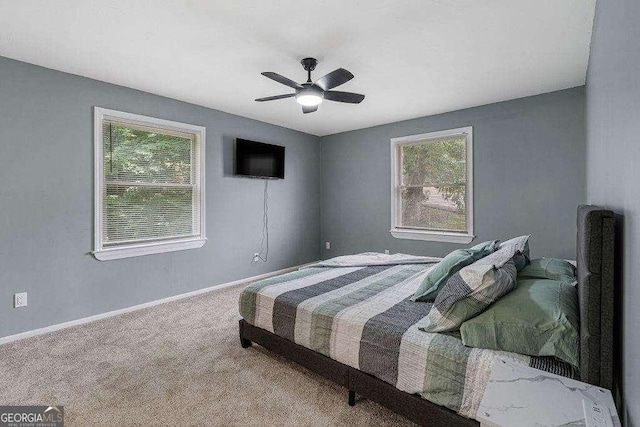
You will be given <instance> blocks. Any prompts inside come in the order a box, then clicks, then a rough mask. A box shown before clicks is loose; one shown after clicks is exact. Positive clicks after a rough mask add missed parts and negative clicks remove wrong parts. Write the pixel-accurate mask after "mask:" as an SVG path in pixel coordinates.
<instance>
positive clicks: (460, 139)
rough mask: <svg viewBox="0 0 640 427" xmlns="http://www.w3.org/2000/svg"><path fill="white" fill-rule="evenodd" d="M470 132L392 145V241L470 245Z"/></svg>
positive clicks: (457, 131)
mask: <svg viewBox="0 0 640 427" xmlns="http://www.w3.org/2000/svg"><path fill="white" fill-rule="evenodd" d="M471 132H472V130H471V128H463V129H453V130H451V131H443V132H433V133H429V134H422V135H413V136H409V137H402V138H395V139H393V140H392V158H393V162H392V166H393V195H392V229H391V233H392V234H393V235H394V236H395V237H400V238H410V239H423V240H438V241H450V242H459V243H466V242H470V241H471V240H472V239H473V235H472V234H473V198H472V196H473V188H472V185H471V184H472V179H473V176H472V172H471V171H472V159H473V157H472V153H471V143H472V140H471V138H472V135H471Z"/></svg>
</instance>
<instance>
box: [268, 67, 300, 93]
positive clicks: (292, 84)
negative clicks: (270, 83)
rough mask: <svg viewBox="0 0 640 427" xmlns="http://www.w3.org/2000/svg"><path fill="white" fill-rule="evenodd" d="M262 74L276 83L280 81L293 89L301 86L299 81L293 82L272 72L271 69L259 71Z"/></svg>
mask: <svg viewBox="0 0 640 427" xmlns="http://www.w3.org/2000/svg"><path fill="white" fill-rule="evenodd" d="M261 74H262V75H263V76H265V77H268V78H270V79H271V80H275V81H277V82H278V83H282V84H283V85H285V86H289V87H292V88H294V89H302V86H301V85H300V84H299V83H296V82H294V81H293V80H291V79H288V78H286V77H285V76H281V75H280V74H278V73H272V72H271V71H265V72H264V73H261Z"/></svg>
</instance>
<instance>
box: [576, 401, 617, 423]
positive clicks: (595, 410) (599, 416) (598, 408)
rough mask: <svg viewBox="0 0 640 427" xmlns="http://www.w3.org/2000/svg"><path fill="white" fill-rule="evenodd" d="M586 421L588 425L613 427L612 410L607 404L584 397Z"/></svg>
mask: <svg viewBox="0 0 640 427" xmlns="http://www.w3.org/2000/svg"><path fill="white" fill-rule="evenodd" d="M582 409H583V411H584V421H585V424H586V426H587V427H613V420H612V419H611V412H609V408H607V407H606V406H602V405H598V404H597V403H596V402H594V401H592V400H589V399H582Z"/></svg>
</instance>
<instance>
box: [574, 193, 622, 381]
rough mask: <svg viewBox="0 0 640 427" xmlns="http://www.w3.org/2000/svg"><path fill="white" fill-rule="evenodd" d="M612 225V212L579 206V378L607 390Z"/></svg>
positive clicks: (610, 358)
mask: <svg viewBox="0 0 640 427" xmlns="http://www.w3.org/2000/svg"><path fill="white" fill-rule="evenodd" d="M614 225H615V218H614V214H613V212H612V211H609V210H604V209H602V208H599V207H597V206H588V205H582V206H579V207H578V246H577V270H578V297H579V300H580V378H581V380H582V381H584V382H587V383H590V384H595V385H598V386H600V387H604V388H608V389H611V387H612V382H613V318H614V305H613V301H614V292H615V289H614V280H613V270H614V237H615V235H614Z"/></svg>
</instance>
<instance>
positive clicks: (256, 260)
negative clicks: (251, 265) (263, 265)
mask: <svg viewBox="0 0 640 427" xmlns="http://www.w3.org/2000/svg"><path fill="white" fill-rule="evenodd" d="M253 262H260V254H259V253H258V252H256V253H255V254H253Z"/></svg>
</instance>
